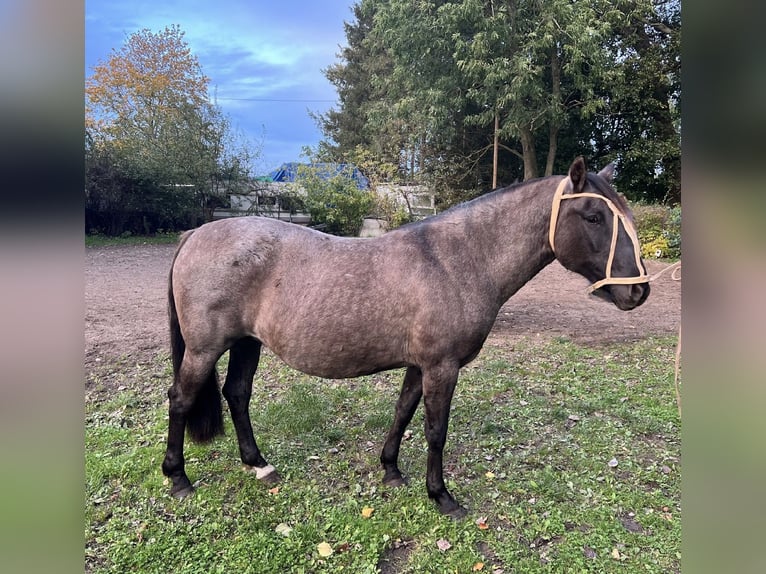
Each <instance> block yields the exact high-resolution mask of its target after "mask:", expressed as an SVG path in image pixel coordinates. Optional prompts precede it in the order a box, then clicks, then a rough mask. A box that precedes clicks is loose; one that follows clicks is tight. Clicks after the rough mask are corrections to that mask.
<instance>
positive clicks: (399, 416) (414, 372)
mask: <svg viewBox="0 0 766 574" xmlns="http://www.w3.org/2000/svg"><path fill="white" fill-rule="evenodd" d="M421 396H423V374H422V373H421V371H420V369H418V368H417V367H409V368H408V369H407V373H406V374H405V375H404V383H402V392H401V393H400V394H399V399H398V400H397V401H396V411H395V413H394V423H393V424H392V425H391V430H389V431H388V436H387V437H386V442H385V444H384V445H383V451H382V452H381V454H380V462H381V464H382V465H383V470H384V475H383V484H387V485H388V486H401V485H403V484H404V478H403V477H402V473H401V471H400V470H399V464H398V461H399V447H400V446H401V444H402V436H404V429H406V428H407V425H408V424H410V421H411V420H412V415H413V414H415V410H416V409H417V408H418V403H420V397H421Z"/></svg>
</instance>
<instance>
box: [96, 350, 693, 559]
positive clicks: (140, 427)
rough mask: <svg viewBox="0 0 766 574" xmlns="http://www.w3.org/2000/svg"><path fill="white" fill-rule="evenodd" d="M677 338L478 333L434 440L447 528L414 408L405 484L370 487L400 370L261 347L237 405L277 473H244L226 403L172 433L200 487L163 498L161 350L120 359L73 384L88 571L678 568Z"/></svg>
mask: <svg viewBox="0 0 766 574" xmlns="http://www.w3.org/2000/svg"><path fill="white" fill-rule="evenodd" d="M675 344H676V341H675V338H672V337H669V338H659V339H658V338H651V339H646V340H643V341H640V342H637V343H623V344H620V345H619V346H615V347H613V348H611V347H599V348H588V347H581V346H578V345H576V344H574V343H572V342H569V341H566V340H561V339H559V340H554V341H552V342H550V343H545V344H540V343H532V342H521V343H518V344H516V345H515V346H514V347H512V348H511V347H509V346H507V345H506V346H502V347H501V346H493V345H488V346H487V347H485V349H484V351H483V352H482V354H481V356H480V357H479V359H477V360H476V361H475V362H474V363H473V364H471V365H469V366H468V367H466V368H465V369H463V372H462V374H461V380H460V382H459V383H458V389H457V392H456V395H455V399H454V401H453V411H452V416H451V419H450V432H449V436H448V441H447V448H446V450H445V462H446V465H445V476H446V479H447V485H448V488H450V489H451V490H452V492H453V494H454V495H455V496H456V498H457V499H458V500H459V501H460V502H461V503H463V504H464V505H465V506H467V507H468V508H469V510H470V514H469V516H468V517H467V518H466V519H464V520H462V521H459V522H455V521H452V520H450V519H448V518H445V517H442V516H441V515H440V514H439V513H438V512H437V510H436V507H435V506H434V505H433V503H431V502H430V500H429V499H428V497H427V495H426V492H425V485H424V480H425V479H424V477H425V453H426V448H425V440H424V436H423V429H422V407H421V408H420V409H419V410H418V413H417V414H416V416H415V419H414V420H413V423H412V425H411V427H410V428H411V431H412V434H411V436H409V437H408V438H407V439H406V440H405V441H404V442H403V445H402V451H401V460H400V462H401V464H400V466H401V467H402V470H403V471H404V472H405V473H406V474H407V475H408V476H409V477H410V479H411V480H410V484H409V485H408V486H406V487H402V488H398V489H390V488H386V487H383V486H382V485H381V483H380V479H381V477H382V472H381V470H380V467H379V463H378V456H379V451H380V448H381V446H382V442H383V439H384V437H385V433H386V430H387V427H388V425H389V424H390V422H391V420H392V414H393V405H394V402H395V400H396V396H397V391H398V389H399V386H400V383H401V377H402V373H401V372H392V373H386V374H380V375H375V376H371V377H365V378H362V379H356V380H353V381H323V380H321V379H315V378H312V377H307V376H303V375H301V374H299V373H297V372H295V371H293V370H290V369H289V368H287V367H285V366H284V365H283V364H282V363H280V362H279V361H278V360H276V359H275V358H273V357H272V356H270V355H269V354H268V353H266V354H265V355H264V357H263V359H262V362H261V369H260V370H259V378H257V379H256V385H255V389H254V396H253V401H252V404H251V412H252V416H253V426H254V428H255V433H256V437H257V439H258V442H259V446H261V449H262V451H263V452H264V455H265V456H266V458H267V459H268V460H269V462H271V463H272V464H274V466H276V467H277V469H278V470H279V472H280V474H281V475H282V477H283V482H282V483H281V484H280V485H279V487H278V488H277V489H272V490H269V488H268V487H266V486H264V485H262V484H260V483H258V481H257V480H256V479H255V478H254V477H253V476H252V475H248V474H245V473H244V472H243V471H242V470H241V463H240V461H239V458H238V451H237V445H236V439H235V435H234V431H233V427H232V425H231V422H230V418H229V417H228V414H227V415H226V418H227V428H226V431H227V432H226V434H227V436H226V437H222V438H219V439H217V440H216V441H215V442H214V443H213V444H212V445H207V446H197V445H191V444H188V441H187V449H186V456H187V472H188V473H189V476H190V478H191V480H192V481H193V482H194V481H197V482H198V486H199V488H198V490H197V492H196V494H195V495H194V496H193V497H190V498H189V499H186V500H184V501H181V502H179V501H176V500H174V499H171V498H170V497H169V496H168V494H167V491H168V485H167V484H166V481H165V479H164V477H163V476H162V473H161V471H160V463H161V461H162V457H163V455H164V446H165V436H166V434H165V433H166V430H167V429H166V424H167V413H166V410H167V403H166V399H165V391H166V387H167V384H168V382H169V378H170V373H169V359H168V357H167V356H163V355H159V356H157V358H156V360H155V362H154V363H153V364H151V365H125V364H117V363H116V364H115V365H113V366H112V369H113V370H112V372H119V373H122V374H121V375H120V376H122V377H124V380H123V381H122V382H120V381H118V383H120V384H118V385H117V388H118V389H119V390H117V391H112V390H110V389H112V388H115V387H114V383H115V382H114V380H113V379H112V380H111V381H110V385H109V386H108V388H107V386H106V385H104V384H102V383H101V382H100V380H99V376H98V375H97V374H95V375H92V376H91V382H90V384H89V390H88V393H87V396H86V428H85V430H86V436H85V452H86V460H85V464H86V490H85V494H86V500H85V517H86V521H85V545H86V550H85V553H86V569H87V571H89V572H94V573H95V572H139V571H140V572H204V573H210V572H259V573H260V572H264V573H265V572H339V571H346V572H355V573H357V572H380V571H382V572H384V573H393V572H418V573H419V572H435V573H436V572H438V573H443V572H460V573H463V572H475V571H484V572H494V573H510V572H581V571H588V572H642V573H644V572H657V573H667V572H680V558H681V557H680V548H681V544H680V541H681V520H680V519H681V507H680V482H681V481H680V420H679V416H678V411H677V407H676V404H675V396H674V391H673V360H674V352H675ZM109 367H110V366H109V365H107V366H106V369H107V370H108V369H109ZM328 553H329V555H323V554H328Z"/></svg>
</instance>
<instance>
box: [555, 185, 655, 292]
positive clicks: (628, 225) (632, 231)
mask: <svg viewBox="0 0 766 574" xmlns="http://www.w3.org/2000/svg"><path fill="white" fill-rule="evenodd" d="M568 182H571V179H570V178H569V177H565V178H564V179H562V180H561V183H559V185H558V187H557V188H556V193H555V194H553V206H552V208H551V225H550V229H549V231H548V241H549V242H550V244H551V249H552V250H553V253H554V255H555V254H556V248H555V247H554V235H555V233H556V224H557V223H558V219H559V209H560V208H561V202H562V200H564V199H575V198H578V197H596V198H598V199H602V200H604V201H605V202H606V204H607V206H608V207H609V209H611V210H612V214H613V218H612V244H611V246H610V248H609V258H608V259H607V261H606V276H605V277H604V278H603V279H601V280H600V281H596V282H595V283H593V284H592V285H591V286H590V287H588V293H593V291H595V290H596V289H599V288H601V287H603V286H604V285H633V284H636V283H646V282H647V281H649V280H650V278H649V275H646V274H645V273H641V271H640V270H641V269H642V268H643V265H642V264H641V248H640V246H639V242H638V234H637V233H636V228H635V227H634V226H633V223H632V222H631V221H630V220H629V219H628V218H627V217H626V216H625V214H624V213H623V212H622V211H620V210H619V209H618V208H617V206H616V205H615V204H614V203H613V202H612V201H611V200H610V199H609V198H607V197H604V196H603V195H599V194H597V193H585V192H583V193H569V194H566V195H564V189H566V187H567V183H568ZM618 221H619V222H622V227H623V229H625V233H627V235H628V237H630V240H631V241H632V242H633V252H634V254H635V256H636V269H639V273H640V274H639V275H637V276H635V277H612V263H613V262H614V252H615V250H616V248H617V234H618V232H619V227H618V225H617V223H618Z"/></svg>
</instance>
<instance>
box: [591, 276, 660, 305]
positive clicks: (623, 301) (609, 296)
mask: <svg viewBox="0 0 766 574" xmlns="http://www.w3.org/2000/svg"><path fill="white" fill-rule="evenodd" d="M650 291H651V287H650V286H649V283H633V284H630V285H604V286H603V287H599V288H598V289H596V290H595V291H594V292H593V294H594V295H596V296H597V297H600V298H602V299H606V300H607V301H609V302H611V303H614V305H615V306H616V307H617V308H618V309H619V310H620V311H630V310H631V309H635V308H636V307H639V306H641V305H643V304H644V301H646V299H647V297H649V292H650Z"/></svg>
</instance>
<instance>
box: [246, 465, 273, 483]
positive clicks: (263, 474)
mask: <svg viewBox="0 0 766 574" xmlns="http://www.w3.org/2000/svg"><path fill="white" fill-rule="evenodd" d="M242 468H243V469H244V470H245V472H250V473H252V474H254V475H255V478H257V479H258V480H260V481H261V482H262V483H264V484H277V483H279V482H280V481H281V480H282V477H280V476H279V473H278V472H277V470H276V469H275V468H274V467H273V466H271V465H270V464H267V465H266V466H264V467H261V468H259V467H257V466H249V465H244V466H243V467H242Z"/></svg>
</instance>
